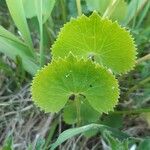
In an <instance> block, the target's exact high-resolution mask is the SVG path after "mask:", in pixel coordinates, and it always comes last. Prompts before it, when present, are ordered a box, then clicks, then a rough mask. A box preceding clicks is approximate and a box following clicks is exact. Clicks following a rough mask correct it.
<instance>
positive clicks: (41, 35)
mask: <svg viewBox="0 0 150 150" xmlns="http://www.w3.org/2000/svg"><path fill="white" fill-rule="evenodd" d="M44 64H45V56H44V47H43V25H41V27H40V66H41V67H43V65H44Z"/></svg>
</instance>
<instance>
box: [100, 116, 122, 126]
mask: <svg viewBox="0 0 150 150" xmlns="http://www.w3.org/2000/svg"><path fill="white" fill-rule="evenodd" d="M100 123H101V124H105V125H108V126H111V127H113V128H121V127H122V126H123V116H122V115H120V114H109V115H107V116H104V118H103V120H102V121H101V122H100Z"/></svg>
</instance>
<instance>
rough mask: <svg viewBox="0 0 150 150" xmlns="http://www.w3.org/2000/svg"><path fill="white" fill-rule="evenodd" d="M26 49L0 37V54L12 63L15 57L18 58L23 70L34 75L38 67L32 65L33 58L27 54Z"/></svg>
mask: <svg viewBox="0 0 150 150" xmlns="http://www.w3.org/2000/svg"><path fill="white" fill-rule="evenodd" d="M28 49H29V48H28V47H26V46H25V45H22V44H20V43H18V42H15V41H12V40H10V39H7V38H5V37H2V36H0V52H2V53H4V54H5V55H7V56H8V57H10V58H11V59H13V60H14V61H15V60H16V56H20V57H21V59H22V63H23V67H24V68H25V70H26V71H27V72H29V73H30V74H32V75H34V74H35V73H36V71H37V70H38V69H39V66H38V65H37V64H35V63H34V58H33V57H31V55H30V54H29V53H28V52H29V50H28Z"/></svg>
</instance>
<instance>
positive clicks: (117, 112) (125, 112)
mask: <svg viewBox="0 0 150 150" xmlns="http://www.w3.org/2000/svg"><path fill="white" fill-rule="evenodd" d="M141 113H150V108H139V109H132V110H122V111H121V110H120V111H117V110H116V111H114V112H111V114H141Z"/></svg>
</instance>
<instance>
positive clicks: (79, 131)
mask: <svg viewBox="0 0 150 150" xmlns="http://www.w3.org/2000/svg"><path fill="white" fill-rule="evenodd" d="M93 129H97V131H99V132H101V133H103V132H104V131H106V130H109V131H111V128H109V127H108V126H105V125H99V124H89V125H86V126H82V127H79V128H74V129H68V130H66V131H64V132H62V133H61V134H60V135H59V137H58V139H57V140H56V142H55V143H53V144H52V145H51V149H50V150H54V149H55V148H56V147H57V146H59V145H60V144H62V143H63V142H65V141H66V140H67V139H69V138H71V137H73V136H76V135H78V134H83V133H85V132H87V131H90V130H93ZM111 132H113V133H114V134H115V135H116V136H117V134H118V138H119V137H123V139H126V138H127V137H128V135H127V134H125V133H122V132H118V131H117V130H113V131H111Z"/></svg>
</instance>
